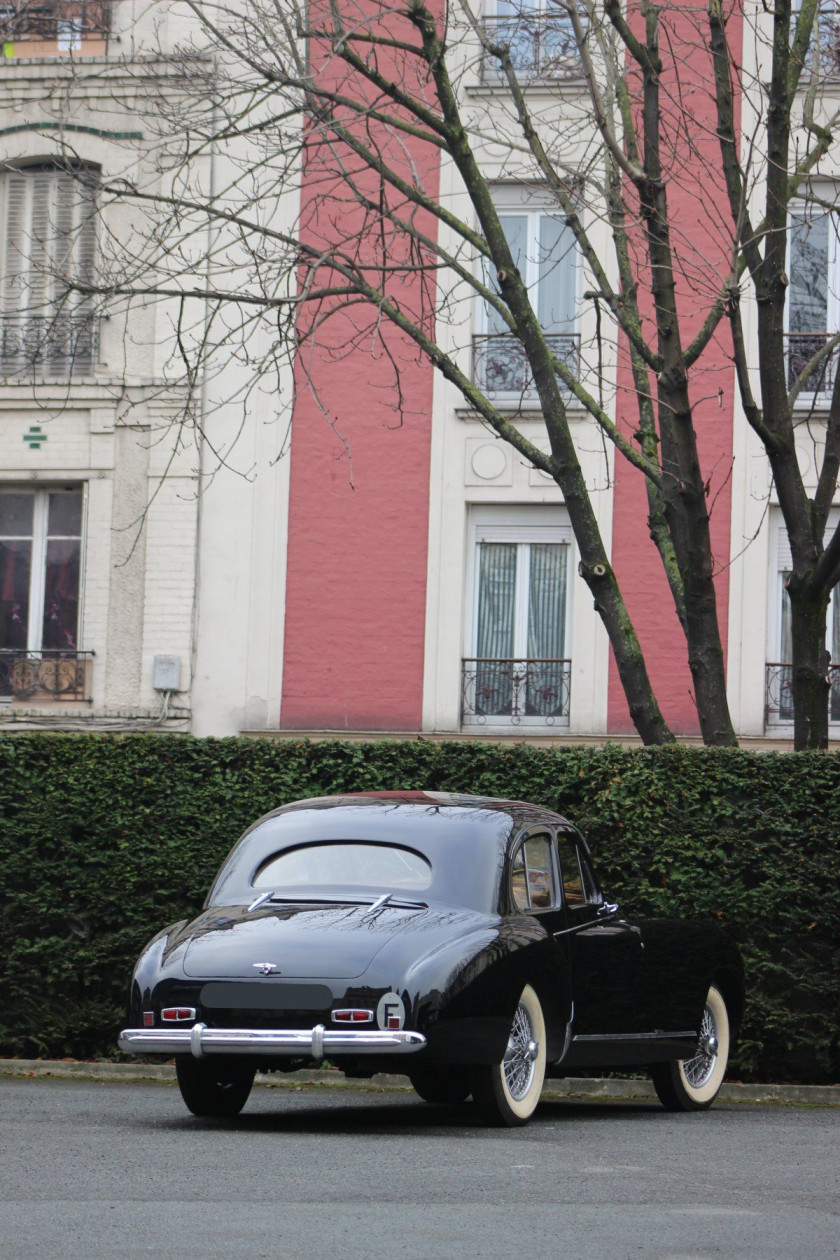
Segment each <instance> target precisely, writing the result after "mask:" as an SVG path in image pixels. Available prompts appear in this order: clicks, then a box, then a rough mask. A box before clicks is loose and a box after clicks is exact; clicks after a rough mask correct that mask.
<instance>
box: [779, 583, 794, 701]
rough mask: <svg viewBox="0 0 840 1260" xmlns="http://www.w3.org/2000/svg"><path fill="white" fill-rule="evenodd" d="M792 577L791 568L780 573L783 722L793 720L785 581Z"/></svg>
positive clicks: (790, 632) (790, 631)
mask: <svg viewBox="0 0 840 1260" xmlns="http://www.w3.org/2000/svg"><path fill="white" fill-rule="evenodd" d="M789 577H790V572H789V570H785V572H784V573H780V574H779V581H780V582H781V596H780V606H781V610H782V624H781V628H780V637H779V656H780V658H781V663H782V664H783V665H784V666H785V668H784V669H782V670H780V671H779V682H778V691H779V719H780V721H782V722H792V721H793V669H792V666H791V662H792V661H793V621H792V617H791V610H790V596H789V595H788V593H787V587H786V586H785V582H786V581H787V579H788V578H789Z"/></svg>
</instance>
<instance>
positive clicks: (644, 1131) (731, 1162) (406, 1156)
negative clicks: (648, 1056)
mask: <svg viewBox="0 0 840 1260" xmlns="http://www.w3.org/2000/svg"><path fill="white" fill-rule="evenodd" d="M838 1152H840V1112H838V1111H837V1110H830V1109H819V1108H804V1107H803V1108H788V1107H773V1106H742V1105H740V1106H739V1105H729V1106H725V1105H720V1106H718V1107H716V1108H714V1109H713V1110H712V1111H710V1112H705V1113H701V1114H697V1115H687V1116H670V1115H667V1114H666V1113H665V1112H663V1111H661V1110H660V1109H659V1108H658V1107H656V1106H653V1105H647V1104H644V1103H636V1104H624V1105H618V1104H614V1103H613V1104H601V1103H597V1104H590V1105H587V1104H583V1103H572V1102H563V1103H560V1102H546V1103H543V1104H542V1106H541V1107H540V1109H539V1110H538V1112H537V1115H536V1117H535V1119H534V1120H533V1121H532V1123H531V1125H530V1126H529V1127H527V1128H525V1129H515V1130H498V1129H486V1128H483V1127H481V1126H480V1125H478V1124H476V1123H475V1122H474V1121H473V1118H472V1114H471V1111H470V1109H469V1107H468V1106H465V1107H461V1108H444V1107H430V1106H428V1105H427V1104H424V1103H422V1102H420V1101H419V1100H417V1099H415V1097H414V1095H413V1094H410V1093H405V1094H401V1093H387V1094H385V1093H367V1092H361V1091H359V1092H357V1091H355V1090H354V1091H348V1090H337V1089H335V1090H333V1089H309V1090H303V1091H299V1092H296V1091H294V1090H289V1089H259V1088H258V1089H255V1090H254V1093H253V1094H252V1096H251V1099H250V1101H249V1103H248V1106H247V1108H246V1110H245V1111H244V1112H243V1114H242V1115H241V1116H240V1117H239V1118H238V1119H237V1120H235V1121H228V1122H224V1123H223V1122H219V1121H206V1120H205V1121H200V1120H195V1119H194V1118H192V1117H190V1116H189V1115H188V1113H187V1112H186V1111H185V1109H184V1108H183V1105H182V1103H181V1100H180V1096H179V1094H178V1092H177V1090H176V1089H175V1088H173V1087H171V1086H165V1085H150V1084H139V1083H138V1084H130V1085H114V1084H88V1083H85V1084H83V1083H77V1082H71V1081H62V1082H53V1081H44V1080H31V1081H18V1080H10V1081H3V1082H0V1255H2V1256H3V1257H4V1258H5V1257H9V1258H12V1260H32V1258H36V1257H37V1258H38V1260H40V1258H41V1257H45V1258H46V1257H50V1258H51V1260H52V1258H54V1257H57V1258H59V1260H64V1257H68V1258H72V1260H75V1258H76V1257H79V1258H82V1257H84V1258H85V1260H88V1258H92V1260H97V1258H99V1257H135V1256H147V1255H150V1254H158V1255H164V1256H179V1255H183V1256H189V1257H191V1258H192V1257H205V1256H207V1257H216V1256H220V1257H221V1256H234V1255H235V1256H243V1257H247V1260H252V1258H256V1257H275V1256H294V1257H297V1256H301V1257H306V1258H307V1260H320V1257H329V1258H330V1260H333V1257H336V1256H341V1257H362V1256H364V1257H370V1256H399V1257H438V1256H447V1257H448V1256H480V1257H485V1256H490V1257H495V1256H504V1257H508V1258H509V1257H511V1256H517V1257H525V1258H526V1260H529V1258H531V1257H537V1256H541V1255H545V1256H561V1255H562V1256H564V1257H571V1258H573V1260H576V1258H578V1257H580V1258H581V1260H589V1258H590V1257H598V1258H600V1257H609V1258H610V1260H621V1258H623V1257H647V1256H650V1257H658V1258H663V1260H664V1258H668V1260H676V1258H677V1257H679V1258H680V1260H700V1258H701V1257H711V1256H727V1257H768V1258H772V1260H781V1258H786V1257H797V1258H799V1257H802V1258H804V1260H809V1258H810V1257H824V1256H838V1255H840V1184H839V1183H838V1170H840V1157H839V1156H838Z"/></svg>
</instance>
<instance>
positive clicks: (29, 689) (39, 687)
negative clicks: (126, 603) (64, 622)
mask: <svg viewBox="0 0 840 1260" xmlns="http://www.w3.org/2000/svg"><path fill="white" fill-rule="evenodd" d="M92 660H93V652H66V651H64V649H62V648H59V649H53V650H47V649H46V648H45V649H44V650H43V651H39V652H24V651H18V650H17V649H15V648H0V696H6V697H8V696H11V697H12V698H13V699H15V700H34V701H35V702H36V703H39V702H41V701H43V700H86V699H87V698H88V686H89V682H90V671H91V662H92Z"/></svg>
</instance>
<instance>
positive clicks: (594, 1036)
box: [572, 1029, 697, 1041]
mask: <svg viewBox="0 0 840 1260" xmlns="http://www.w3.org/2000/svg"><path fill="white" fill-rule="evenodd" d="M687 1037H693V1038H694V1040H695V1041H696V1040H697V1033H696V1031H695V1030H694V1029H692V1030H691V1031H690V1032H649V1033H583V1034H582V1035H581V1036H578V1037H572V1041H681V1040H684V1039H685V1038H687Z"/></svg>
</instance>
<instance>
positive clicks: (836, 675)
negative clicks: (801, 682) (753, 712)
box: [764, 661, 840, 726]
mask: <svg viewBox="0 0 840 1260" xmlns="http://www.w3.org/2000/svg"><path fill="white" fill-rule="evenodd" d="M828 680H829V685H830V691H829V693H828V720H829V722H840V665H829V667H828ZM764 713H765V722H766V724H767V725H768V726H774V725H776V724H778V723H780V722H792V721H793V666H792V665H789V664H787V663H785V662H781V663H780V662H778V661H773V662H770V663H769V664H768V665H767V667H766V681H765V687H764Z"/></svg>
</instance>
